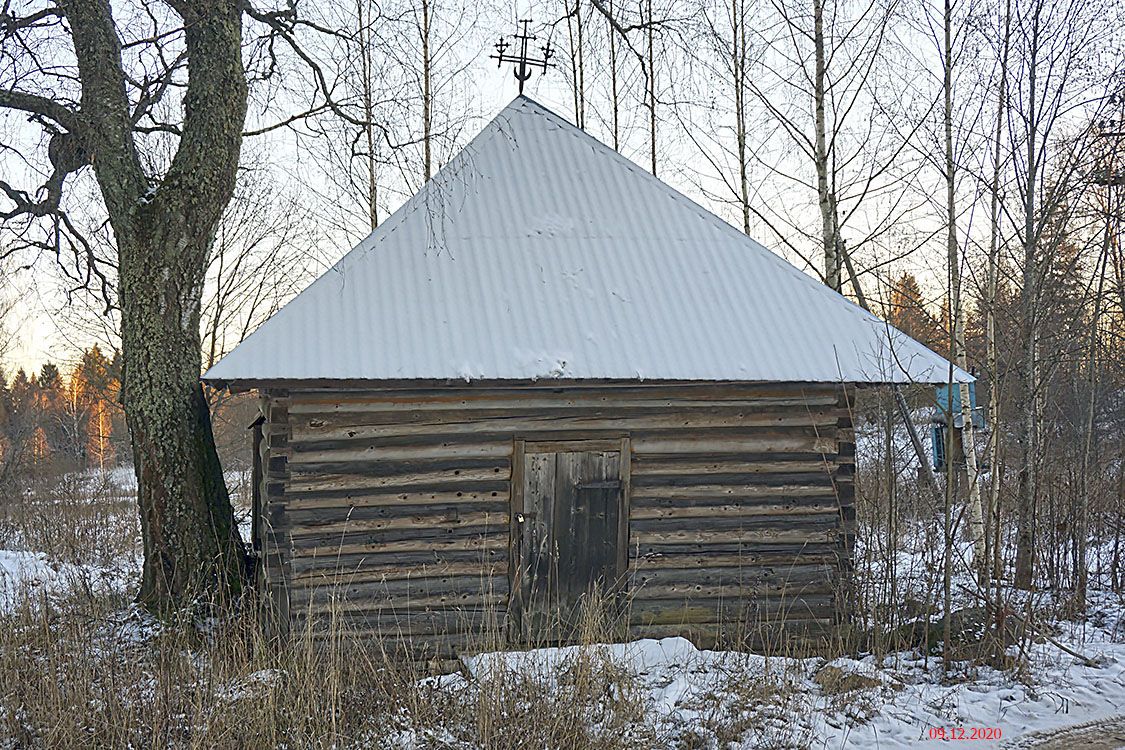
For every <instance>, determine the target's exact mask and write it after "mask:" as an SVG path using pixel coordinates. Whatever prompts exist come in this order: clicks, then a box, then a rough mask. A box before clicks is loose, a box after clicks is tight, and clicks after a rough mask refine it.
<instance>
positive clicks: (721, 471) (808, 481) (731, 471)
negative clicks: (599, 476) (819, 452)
mask: <svg viewBox="0 0 1125 750" xmlns="http://www.w3.org/2000/svg"><path fill="white" fill-rule="evenodd" d="M748 468H749V467H743V466H737V465H731V464H725V465H723V466H721V467H716V469H715V470H714V471H710V472H707V473H705V474H702V473H701V474H671V473H667V474H646V473H644V472H640V473H634V474H633V479H632V483H633V487H634V488H637V489H641V488H646V487H700V486H706V485H726V486H734V487H739V486H748V487H785V486H791V485H814V486H820V487H831V486H832V479H833V475H832V474H831V473H830V472H829V471H828V470H827V466H821V467H819V469H817V470H814V471H776V472H764V471H745V470H744V469H748Z"/></svg>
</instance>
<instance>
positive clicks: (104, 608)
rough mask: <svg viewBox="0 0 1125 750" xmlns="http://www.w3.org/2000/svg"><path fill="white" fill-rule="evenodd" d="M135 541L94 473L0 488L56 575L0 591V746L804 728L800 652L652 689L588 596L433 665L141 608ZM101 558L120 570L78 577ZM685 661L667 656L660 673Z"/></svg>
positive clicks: (11, 537)
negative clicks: (457, 666)
mask: <svg viewBox="0 0 1125 750" xmlns="http://www.w3.org/2000/svg"><path fill="white" fill-rule="evenodd" d="M138 544H139V542H138V531H137V522H136V511H135V508H134V506H133V499H132V498H131V496H130V495H129V493H128V492H123V491H121V490H120V488H118V487H115V486H114V485H113V484H112V482H103V481H100V480H98V481H93V482H91V481H88V480H87V481H78V480H76V479H73V478H66V479H64V480H63V481H61V482H56V483H49V484H47V483H45V484H44V485H43V487H40V488H36V489H35V490H34V491H32V492H30V493H26V494H23V495H22V496H18V497H17V498H16V499H15V501H14V502H13V501H9V502H6V503H0V548H8V549H21V548H22V549H30V550H35V551H42V552H45V553H46V554H47V557H48V559H50V560H52V561H59V562H60V563H61V565H62V567H61V568H60V570H59V571H57V573H58V574H59V575H63V574H65V576H66V580H56V581H55V582H54V586H53V590H48V588H51V587H48V588H45V587H31V588H25V589H23V590H21V591H18V592H16V593H15V595H14V596H11V595H10V596H8V601H7V605H6V606H5V607H3V608H0V748H4V747H20V748H23V747H43V748H86V747H134V748H143V747H152V748H155V747H160V748H165V747H176V748H279V747H285V748H318V747H324V748H328V747H332V748H338V747H357V748H407V747H414V748H449V749H451V750H452V749H453V748H457V749H462V748H463V749H468V748H503V749H505V750H506V749H508V748H511V749H512V750H521V749H524V748H526V750H543V749H544V748H560V749H566V748H574V749H575V750H579V749H583V750H584V749H587V748H589V749H593V750H618V749H620V750H633V749H637V750H641V749H650V748H651V749H654V750H655V749H656V748H683V749H684V750H688V749H691V750H695V749H697V748H698V749H700V750H702V749H703V748H706V749H707V750H711V749H714V750H719V749H720V748H727V747H729V746H731V745H732V744H735V745H737V746H739V747H766V748H774V747H805V746H808V745H809V744H810V742H811V741H812V739H813V738H812V737H811V736H810V732H809V730H808V729H807V726H806V725H802V724H799V723H796V724H795V723H794V722H793V721H792V716H793V713H794V711H799V708H798V707H799V705H801V701H802V700H804V699H805V698H807V696H803V695H802V690H803V689H805V688H807V685H808V683H807V681H806V682H805V683H802V682H801V675H800V674H797V673H789V672H786V671H785V669H786V667H785V666H784V665H786V664H789V665H790V667H789V668H792V665H794V664H799V663H800V662H796V661H795V660H788V659H777V660H767V661H765V662H763V661H762V660H761V659H760V658H758V657H747V658H746V659H740V658H737V657H738V655H735V657H734V658H732V659H731V660H730V661H729V662H724V663H723V664H722V665H721V666H720V667H719V668H718V671H717V673H714V672H712V673H710V674H709V676H708V678H707V680H710V682H706V681H705V684H706V685H707V687H706V688H704V689H702V690H696V691H692V692H689V693H686V694H685V695H686V697H685V698H684V699H683V700H677V701H675V702H674V704H667V703H664V702H662V701H661V700H659V699H657V698H655V697H654V696H656V695H659V692H660V691H659V689H658V690H657V691H656V692H655V693H654V691H653V684H652V676H651V675H647V676H646V675H640V674H638V673H637V665H636V664H635V663H632V662H630V661H629V660H628V659H624V658H622V657H621V654H620V652H612V651H611V650H610V649H607V648H604V647H599V646H596V645H594V644H599V643H604V642H609V641H614V640H618V639H619V637H620V635H621V627H622V623H621V622H620V620H619V619H615V618H612V617H607V616H605V614H604V613H605V612H606V611H607V609H610V608H607V607H604V606H602V604H601V603H600V602H598V601H596V598H595V601H592V602H590V603H589V606H587V607H586V608H585V610H584V611H583V613H582V614H581V616H580V617H579V627H578V637H577V642H578V643H579V644H585V647H583V648H576V649H565V650H563V651H560V652H558V656H557V658H553V659H551V660H549V661H547V662H545V661H543V660H535V659H523V658H521V657H520V656H519V655H514V654H511V653H509V654H507V655H504V656H496V657H491V658H489V657H482V658H480V659H477V660H474V661H472V662H471V668H470V663H468V662H467V663H466V664H465V665H463V666H462V667H461V672H460V673H453V674H436V673H435V672H434V669H433V667H434V665H433V664H432V663H430V662H427V661H426V660H424V659H422V658H416V657H412V656H409V655H402V654H400V653H388V651H387V649H386V648H385V647H386V646H387V644H384V643H382V642H380V641H378V640H372V639H365V640H360V639H356V638H353V637H352V636H351V635H350V634H349V633H348V632H347V631H346V630H344V629H343V628H341V627H335V628H333V629H332V630H331V632H330V633H329V634H328V635H327V637H326V636H325V634H324V633H323V632H321V633H311V632H305V633H298V634H296V635H294V636H292V637H291V638H290V639H289V640H288V641H286V642H284V643H282V642H280V641H277V640H271V639H270V638H268V637H267V636H266V635H264V634H263V632H262V630H261V628H260V626H259V623H258V622H257V621H256V620H255V618H254V617H252V616H251V614H250V613H244V614H242V615H236V616H229V617H226V618H225V619H223V620H221V621H207V620H200V621H196V622H192V623H187V624H184V625H181V626H179V627H173V626H170V625H168V624H163V623H159V622H156V621H155V620H153V619H151V618H149V617H147V616H145V615H143V614H142V613H140V612H138V611H137V610H136V609H135V608H133V607H132V605H131V603H130V593H131V592H130V590H129V589H130V586H131V585H132V581H133V580H135V579H134V578H133V577H132V575H131V574H130V573H129V571H130V570H131V569H135V566H136V564H137V550H138ZM123 561H124V565H123V564H122V563H123ZM112 566H116V567H115V568H113V569H114V570H118V571H120V570H122V569H124V571H125V573H126V574H125V576H124V577H122V576H120V575H119V576H118V578H117V579H116V580H115V581H111V584H112V585H96V584H97V581H95V580H93V579H95V578H97V576H98V575H99V573H100V571H101V570H102V569H103V568H110V567H112ZM130 566H132V568H131V567H130ZM486 620H487V621H489V622H491V623H492V624H491V625H490V626H486V627H485V628H484V629H483V630H482V632H480V633H479V634H478V636H479V641H480V642H481V643H483V644H493V645H496V644H500V643H502V642H503V639H502V637H501V634H500V633H499V632H497V627H498V626H497V624H496V623H497V622H499V621H501V620H502V618H499V617H496V618H486ZM557 636H558V634H555V635H554V636H552V637H547V636H546V635H544V634H543V633H538V634H535V635H534V636H533V637H532V639H531V642H530V643H528V644H525V645H527V646H542V645H553V642H555V641H557V640H558V637H557ZM782 650H784V647H782ZM787 653H789V652H787ZM770 665H774V666H770ZM709 669H712V670H713V669H714V666H713V665H712V666H711V667H709ZM696 670H697V665H692V664H683V665H682V670H681V671H680V672H679V673H677V674H673V675H670V676H668V677H667V678H666V679H668V680H669V681H670V682H672V683H675V682H677V681H682V680H685V679H688V678H690V677H691V675H692V674H693V672H695V671H696ZM662 679H663V678H662ZM802 684H803V685H804V686H805V688H803V687H802ZM841 700H846V697H844V698H841Z"/></svg>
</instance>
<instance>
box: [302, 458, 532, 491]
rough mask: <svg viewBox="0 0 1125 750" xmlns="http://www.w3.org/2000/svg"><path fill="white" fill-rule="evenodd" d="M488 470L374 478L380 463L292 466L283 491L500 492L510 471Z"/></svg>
mask: <svg viewBox="0 0 1125 750" xmlns="http://www.w3.org/2000/svg"><path fill="white" fill-rule="evenodd" d="M488 460H489V461H490V462H493V463H492V465H490V466H488V467H482V468H476V469H452V470H446V471H436V472H426V473H416V474H383V475H382V476H380V475H377V474H375V472H374V471H371V469H376V470H377V469H378V468H379V466H380V464H381V463H382V462H381V461H378V460H370V461H361V462H356V463H352V464H339V463H338V464H332V465H331V467H332V470H327V469H325V468H324V465H323V464H293V465H291V466H290V472H289V482H288V484H287V485H286V490H287V491H289V492H294V493H299V492H308V491H312V492H316V491H323V490H355V489H365V490H381V489H384V488H387V490H388V491H392V492H395V491H398V492H401V491H404V490H407V489H410V490H413V491H417V490H419V489H433V490H439V489H453V490H457V489H467V488H468V487H469V486H471V485H474V484H476V485H481V488H482V489H483V488H485V486H487V489H496V488H497V487H499V488H501V489H503V488H505V487H506V486H507V483H508V480H509V478H510V476H511V469H510V468H509V467H508V466H507V462H505V465H504V466H498V465H496V464H495V463H494V460H493V459H488Z"/></svg>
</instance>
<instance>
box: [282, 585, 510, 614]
mask: <svg viewBox="0 0 1125 750" xmlns="http://www.w3.org/2000/svg"><path fill="white" fill-rule="evenodd" d="M507 601H508V593H507V592H506V591H505V592H504V593H503V594H498V593H480V592H473V593H470V592H457V593H436V594H432V595H418V596H411V597H409V598H406V597H404V598H402V599H396V600H390V599H365V598H361V599H356V600H347V599H341V598H339V597H333V596H332V595H331V593H330V592H328V591H326V590H324V589H319V590H316V589H314V590H312V592H311V595H308V594H301V595H300V596H299V597H291V599H290V605H289V606H290V609H291V611H293V612H297V611H298V610H301V611H303V612H304V613H306V616H310V615H324V614H331V613H333V612H340V613H355V612H379V613H387V612H410V611H413V610H427V609H448V608H451V607H461V608H468V609H489V608H497V607H502V606H506V604H507Z"/></svg>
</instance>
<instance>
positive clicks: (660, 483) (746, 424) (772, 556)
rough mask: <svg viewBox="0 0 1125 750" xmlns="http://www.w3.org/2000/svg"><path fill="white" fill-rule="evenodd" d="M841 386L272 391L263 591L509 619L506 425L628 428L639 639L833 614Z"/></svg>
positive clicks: (301, 615) (302, 603) (361, 626)
mask: <svg viewBox="0 0 1125 750" xmlns="http://www.w3.org/2000/svg"><path fill="white" fill-rule="evenodd" d="M848 397H849V392H848V391H847V390H846V389H843V388H841V387H839V386H834V385H816V384H765V385H753V384H746V385H727V384H723V385H716V384H679V385H671V384H659V383H654V384H629V385H611V384H605V385H590V386H566V387H559V386H550V385H535V386H527V387H482V386H475V385H473V386H465V385H461V386H451V385H445V386H435V387H428V388H427V387H419V388H394V389H390V388H387V389H379V390H346V391H345V390H337V391H333V390H328V389H315V390H312V389H310V390H295V389H290V390H283V389H271V390H269V391H266V392H265V395H264V398H263V411H264V415H265V417H266V419H265V422H264V424H263V425H262V430H263V438H262V451H263V457H262V462H263V464H262V465H263V469H264V472H263V473H264V477H263V490H262V497H263V502H264V508H263V512H262V521H261V530H260V534H261V544H262V555H263V557H262V560H263V562H262V566H261V580H262V590H263V591H264V592H265V593H266V594H267V598H268V601H269V603H270V607H271V609H272V611H273V612H274V614H275V616H276V617H277V620H278V622H279V623H281V624H282V625H283V626H284V625H285V624H288V627H289V628H290V630H292V629H297V628H304V627H308V628H310V630H311V632H314V633H315V632H322V631H323V630H324V628H325V623H326V621H328V620H329V619H333V620H334V621H336V622H340V623H343V624H344V625H345V626H347V627H349V628H351V629H355V630H358V631H361V632H368V631H370V632H378V633H379V634H380V635H381V636H382V637H384V638H390V639H391V640H392V641H398V642H401V643H403V644H404V645H408V646H409V647H411V648H415V649H422V648H428V647H434V648H436V649H437V650H439V651H443V652H449V651H456V650H458V649H461V648H469V647H471V646H472V645H473V639H474V637H475V634H479V633H480V632H482V631H484V630H494V631H495V630H499V631H501V632H502V631H503V626H504V622H505V620H506V619H507V607H508V603H509V577H510V574H511V572H512V565H513V561H512V560H511V559H510V552H509V550H510V536H511V534H510V526H511V524H512V519H511V518H510V514H509V510H510V499H511V486H510V483H511V479H512V460H513V446H514V444H515V441H516V440H525V441H574V440H603V441H604V440H615V439H621V438H628V439H629V444H630V446H631V463H630V466H629V470H630V475H631V489H630V497H629V508H630V515H629V529H628V568H629V572H628V581H627V583H628V603H627V605H626V606H627V611H628V622H629V627H630V629H631V631H632V632H633V634H634V635H636V636H663V635H671V634H687V635H689V636H692V637H694V638H695V639H696V640H697V641H700V642H706V643H713V642H715V640H716V639H722V638H723V637H724V634H725V635H727V636H730V637H735V636H737V635H739V634H740V633H741V634H747V633H748V632H749V631H751V630H754V631H759V630H760V632H767V630H766V629H765V628H764V627H763V626H766V625H768V626H770V628H774V627H775V626H779V625H780V626H783V627H782V630H784V631H786V632H788V631H792V632H797V631H801V632H812V631H817V630H822V629H824V628H826V627H827V628H831V627H832V626H833V625H834V624H835V623H836V622H837V619H838V617H839V613H840V611H841V608H842V607H843V606H846V595H847V590H846V581H847V575H846V573H847V572H848V571H850V560H851V544H852V539H853V534H854V520H855V509H854V491H853V488H852V477H853V474H854V453H855V451H854V436H853V432H852V429H851V421H850V416H849V413H850V410H849V408H848V403H847V399H848ZM841 573H845V575H840V574H841ZM770 632H772V631H770Z"/></svg>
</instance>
